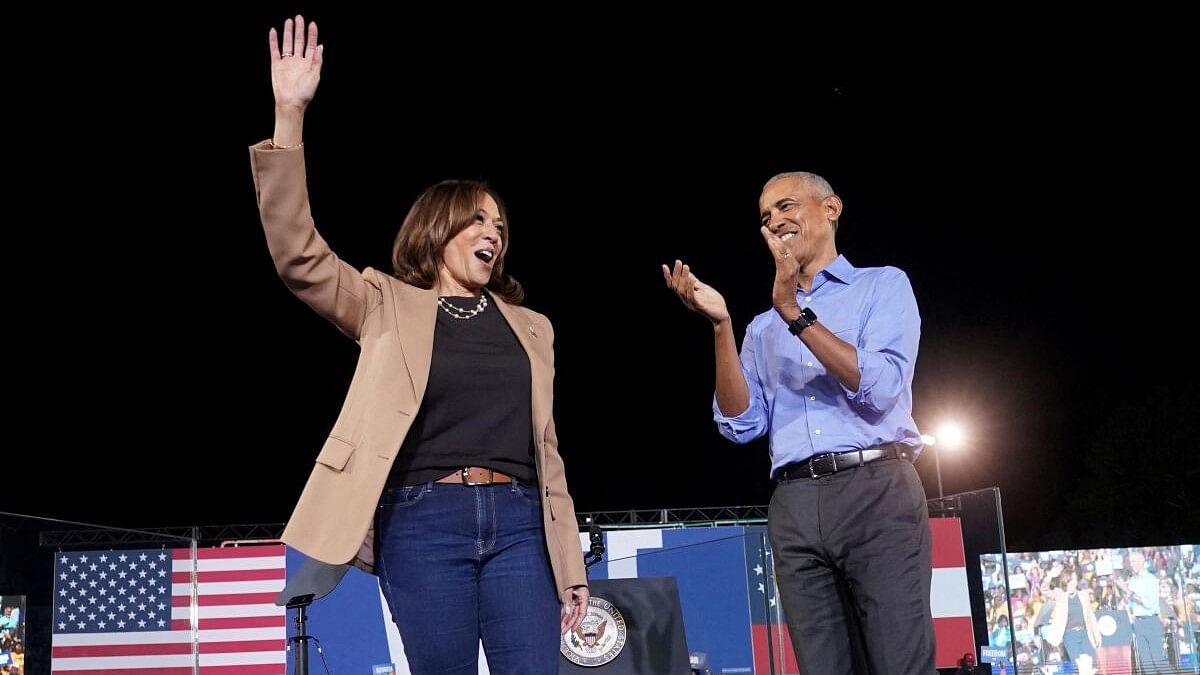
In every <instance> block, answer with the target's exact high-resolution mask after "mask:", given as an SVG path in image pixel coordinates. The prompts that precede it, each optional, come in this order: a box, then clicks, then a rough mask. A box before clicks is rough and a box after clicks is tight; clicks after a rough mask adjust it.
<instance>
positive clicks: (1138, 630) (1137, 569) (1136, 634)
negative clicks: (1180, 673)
mask: <svg viewBox="0 0 1200 675" xmlns="http://www.w3.org/2000/svg"><path fill="white" fill-rule="evenodd" d="M1129 568H1130V571H1131V575H1130V577H1129V581H1128V582H1127V584H1126V585H1125V588H1124V590H1125V591H1126V593H1127V595H1128V606H1129V613H1130V614H1132V615H1133V653H1134V654H1135V655H1136V656H1137V663H1138V665H1139V666H1140V669H1139V671H1138V672H1142V673H1157V672H1160V671H1167V670H1169V668H1168V664H1167V653H1166V650H1165V649H1163V622H1162V618H1161V615H1162V611H1161V610H1160V608H1159V596H1158V583H1159V582H1158V577H1156V576H1154V574H1153V573H1152V572H1150V570H1148V569H1147V568H1146V556H1145V555H1144V554H1143V553H1142V552H1141V551H1130V552H1129Z"/></svg>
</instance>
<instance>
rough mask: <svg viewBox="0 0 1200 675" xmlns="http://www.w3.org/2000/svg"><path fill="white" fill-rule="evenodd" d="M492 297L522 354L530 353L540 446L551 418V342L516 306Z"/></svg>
mask: <svg viewBox="0 0 1200 675" xmlns="http://www.w3.org/2000/svg"><path fill="white" fill-rule="evenodd" d="M491 297H492V300H493V301H494V302H493V303H492V304H494V305H495V306H496V309H499V310H500V314H502V315H503V316H504V319H505V320H506V321H508V325H509V327H510V328H512V331H513V333H514V334H515V335H516V336H517V341H519V342H520V343H521V346H522V347H524V348H525V354H526V355H527V356H528V357H529V375H530V380H531V385H532V389H533V401H532V404H533V439H534V441H535V442H536V443H537V446H538V449H541V447H542V441H543V438H544V434H545V429H546V425H547V424H549V422H550V412H551V410H550V408H551V402H550V401H551V399H550V396H551V391H552V388H553V385H554V383H553V374H552V373H551V371H550V363H551V361H550V359H549V358H548V356H549V351H550V349H551V345H550V344H548V343H547V338H548V336H546V335H542V334H541V333H539V332H538V330H537V327H536V326H534V325H533V323H532V322H531V321H530V320H529V319H528V318H527V317H526V316H525V312H523V311H522V310H521V309H520V308H519V307H515V306H513V305H510V304H508V303H507V302H505V301H504V300H502V299H500V298H498V297H496V296H495V295H492V296H491Z"/></svg>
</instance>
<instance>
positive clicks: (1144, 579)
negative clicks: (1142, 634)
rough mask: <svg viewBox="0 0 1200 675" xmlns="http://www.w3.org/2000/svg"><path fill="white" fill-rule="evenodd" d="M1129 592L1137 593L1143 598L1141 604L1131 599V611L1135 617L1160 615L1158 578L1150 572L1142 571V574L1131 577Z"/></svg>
mask: <svg viewBox="0 0 1200 675" xmlns="http://www.w3.org/2000/svg"><path fill="white" fill-rule="evenodd" d="M1129 590H1131V591H1133V592H1134V593H1137V594H1138V597H1140V598H1141V602H1138V601H1137V600H1134V599H1133V598H1130V599H1129V609H1131V610H1133V615H1134V616H1155V615H1157V614H1158V612H1159V608H1158V577H1156V576H1154V575H1153V574H1151V573H1150V572H1149V570H1146V569H1142V573H1141V574H1135V575H1133V576H1132V577H1129Z"/></svg>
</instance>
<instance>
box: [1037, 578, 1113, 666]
mask: <svg viewBox="0 0 1200 675" xmlns="http://www.w3.org/2000/svg"><path fill="white" fill-rule="evenodd" d="M1049 586H1050V588H1051V589H1053V590H1051V591H1050V602H1051V603H1053V607H1052V608H1051V610H1050V623H1049V625H1047V626H1046V629H1045V638H1046V641H1047V642H1049V643H1050V644H1052V645H1055V646H1061V647H1062V648H1063V650H1064V652H1065V654H1063V658H1064V659H1069V660H1071V661H1074V662H1075V667H1076V668H1077V669H1078V672H1080V673H1090V672H1092V670H1091V668H1092V667H1093V666H1094V665H1095V663H1096V649H1098V648H1099V647H1100V627H1099V624H1098V623H1097V622H1096V612H1095V609H1094V608H1093V607H1092V594H1091V592H1090V591H1089V590H1087V589H1084V588H1079V574H1078V572H1077V571H1076V569H1075V564H1074V563H1072V564H1071V565H1069V566H1067V567H1066V568H1065V569H1064V570H1063V571H1062V572H1061V573H1060V574H1059V575H1058V576H1057V577H1055V578H1054V579H1052V580H1049Z"/></svg>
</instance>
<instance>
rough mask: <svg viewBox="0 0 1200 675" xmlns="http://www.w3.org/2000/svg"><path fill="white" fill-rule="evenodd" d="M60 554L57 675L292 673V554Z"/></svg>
mask: <svg viewBox="0 0 1200 675" xmlns="http://www.w3.org/2000/svg"><path fill="white" fill-rule="evenodd" d="M197 561H198V563H197V566H198V570H199V572H198V577H197V582H198V583H197V586H196V591H197V596H196V612H197V615H196V617H195V618H196V623H197V629H198V630H196V631H195V632H193V629H192V619H193V617H192V589H193V586H192V565H193V561H192V556H191V552H190V550H189V549H143V550H122V551H82V552H80V551H74V552H60V553H58V554H57V555H56V556H55V560H54V604H53V626H52V628H53V640H52V645H51V658H52V661H51V672H52V673H54V675H97V674H98V673H106V674H109V673H110V674H113V675H186V674H190V673H192V672H193V667H194V665H195V664H196V662H197V657H198V660H199V673H200V674H201V675H234V674H235V673H236V674H237V675H286V670H287V664H286V661H285V659H286V652H285V648H286V644H285V642H286V640H285V638H286V625H285V622H286V615H285V610H284V608H282V607H277V606H275V604H274V603H275V596H276V595H277V594H278V593H279V591H280V590H282V589H283V584H284V576H285V566H284V561H285V556H284V547H283V546H281V545H271V546H249V547H238V548H202V549H199V550H198V553H197Z"/></svg>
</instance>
